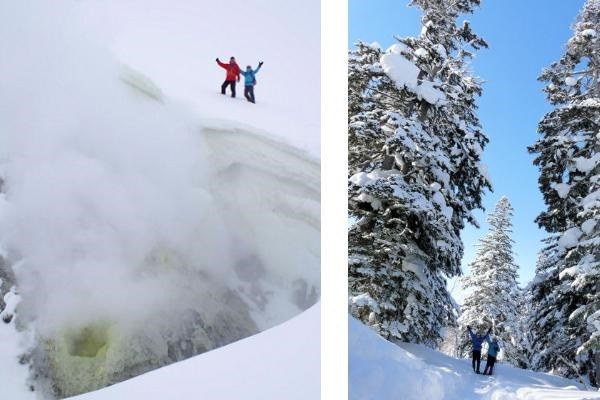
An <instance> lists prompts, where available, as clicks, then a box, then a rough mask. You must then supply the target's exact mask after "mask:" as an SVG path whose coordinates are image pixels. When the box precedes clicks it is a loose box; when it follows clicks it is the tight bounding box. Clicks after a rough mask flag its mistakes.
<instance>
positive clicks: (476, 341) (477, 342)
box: [469, 329, 490, 351]
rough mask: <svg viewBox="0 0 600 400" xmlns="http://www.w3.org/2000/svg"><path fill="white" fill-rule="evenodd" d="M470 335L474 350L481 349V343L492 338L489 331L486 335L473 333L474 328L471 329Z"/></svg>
mask: <svg viewBox="0 0 600 400" xmlns="http://www.w3.org/2000/svg"><path fill="white" fill-rule="evenodd" d="M469 336H471V343H473V351H481V345H482V344H483V342H485V341H486V340H488V339H489V338H490V335H489V333H486V334H485V336H479V335H476V334H474V333H473V331H472V330H470V329H469Z"/></svg>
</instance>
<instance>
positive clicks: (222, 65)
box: [216, 58, 229, 69]
mask: <svg viewBox="0 0 600 400" xmlns="http://www.w3.org/2000/svg"><path fill="white" fill-rule="evenodd" d="M216 61H217V64H219V67H221V68H225V69H227V67H229V64H225V63H222V62H221V60H219V59H218V58H217V60H216Z"/></svg>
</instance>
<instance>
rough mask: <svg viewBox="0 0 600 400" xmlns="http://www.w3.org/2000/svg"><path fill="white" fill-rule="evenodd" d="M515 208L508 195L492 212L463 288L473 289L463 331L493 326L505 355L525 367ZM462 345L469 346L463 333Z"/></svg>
mask: <svg viewBox="0 0 600 400" xmlns="http://www.w3.org/2000/svg"><path fill="white" fill-rule="evenodd" d="M512 216H513V208H512V206H511V205H510V202H509V200H508V198H506V197H502V198H501V199H500V200H499V201H498V203H497V204H496V208H495V209H494V211H493V212H492V213H491V214H490V215H489V217H488V219H487V222H488V224H489V225H490V228H489V231H488V233H487V234H486V235H485V236H484V237H483V238H481V239H480V240H479V243H478V244H477V247H478V250H477V255H476V257H475V260H474V261H473V262H472V263H471V264H470V269H471V271H470V274H469V275H468V276H466V277H464V278H463V287H464V289H466V290H468V291H469V295H468V296H467V297H466V298H465V301H464V304H463V305H462V307H461V315H460V317H459V323H460V330H461V331H462V332H463V333H464V332H466V327H467V326H468V325H470V326H472V327H473V329H475V330H479V331H486V330H487V329H489V328H492V333H493V334H494V335H496V337H497V338H498V342H499V344H500V347H501V348H502V350H503V353H502V354H503V358H504V359H505V360H507V361H509V362H511V363H512V364H514V365H516V366H524V362H523V358H524V357H523V352H522V351H521V349H520V346H519V343H520V340H521V336H522V333H521V332H520V330H519V327H520V324H519V322H520V319H519V316H518V314H517V312H518V307H519V305H520V299H521V290H520V289H519V286H518V283H517V276H518V272H517V271H518V266H517V265H516V263H515V260H514V252H513V249H512V246H513V243H514V241H513V240H512V239H511V237H510V235H511V233H512V222H511V219H512ZM462 338H463V343H462V344H461V345H460V348H465V347H467V345H468V341H469V340H468V337H467V335H466V334H463V335H462Z"/></svg>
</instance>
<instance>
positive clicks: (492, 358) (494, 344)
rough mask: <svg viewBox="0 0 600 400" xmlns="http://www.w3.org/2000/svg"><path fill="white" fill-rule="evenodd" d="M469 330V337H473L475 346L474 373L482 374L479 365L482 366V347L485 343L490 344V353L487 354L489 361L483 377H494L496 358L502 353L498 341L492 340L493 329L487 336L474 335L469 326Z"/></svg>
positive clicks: (472, 340) (489, 330)
mask: <svg viewBox="0 0 600 400" xmlns="http://www.w3.org/2000/svg"><path fill="white" fill-rule="evenodd" d="M467 330H468V331H469V336H470V337H471V343H472V344H473V361H472V365H473V371H475V373H477V374H480V373H481V372H480V371H479V365H480V364H481V346H482V345H483V342H487V343H488V352H487V361H486V363H485V369H484V370H483V375H492V372H493V370H494V364H495V363H496V357H497V356H498V352H499V351H500V346H499V345H498V341H497V340H496V339H495V338H490V333H491V332H492V328H490V329H488V331H487V332H486V334H485V335H479V334H476V333H473V330H472V329H471V327H470V326H469V325H467Z"/></svg>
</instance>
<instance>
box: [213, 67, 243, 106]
mask: <svg viewBox="0 0 600 400" xmlns="http://www.w3.org/2000/svg"><path fill="white" fill-rule="evenodd" d="M216 61H217V64H219V66H220V67H221V68H224V69H225V70H226V71H227V75H225V82H223V84H222V85H221V94H225V89H227V86H231V97H235V82H236V81H237V82H239V81H240V67H239V65H237V63H236V62H235V57H231V58H230V59H229V64H225V63H222V62H221V61H220V60H219V57H217V60H216Z"/></svg>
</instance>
